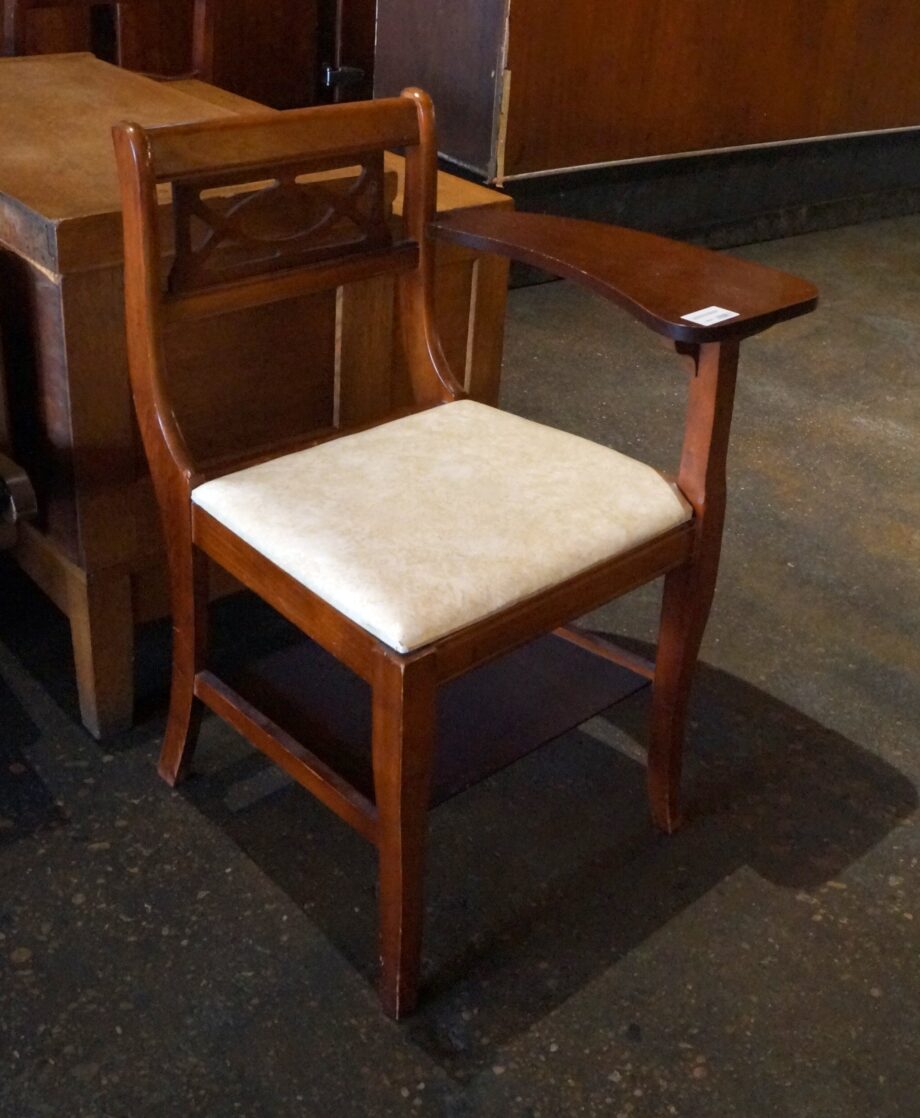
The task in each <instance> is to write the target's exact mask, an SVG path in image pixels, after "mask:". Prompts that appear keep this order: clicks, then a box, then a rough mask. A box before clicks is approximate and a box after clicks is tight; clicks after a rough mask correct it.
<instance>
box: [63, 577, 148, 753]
mask: <svg viewBox="0 0 920 1118" xmlns="http://www.w3.org/2000/svg"><path fill="white" fill-rule="evenodd" d="M67 597H68V610H67V613H68V615H69V617H70V632H71V638H72V640H73V655H74V665H75V668H76V675H77V689H78V691H79V695H80V717H81V718H82V720H83V725H84V726H85V727H86V728H87V730H89V732H90V733H91V734H92V735H93V737H95V738H105V737H110V736H111V735H112V734H117V733H120V732H121V731H123V730H127V729H129V727H130V726H131V723H132V720H133V716H134V616H133V610H132V606H131V576H130V574H128V573H127V572H126V571H125V570H124V569H115V570H110V571H106V570H102V571H94V572H92V574H91V575H90V576H89V577H86V576H84V575H83V573H82V572H80V574H79V575H77V576H75V577H73V578H71V579H70V580H69V584H68V588H67Z"/></svg>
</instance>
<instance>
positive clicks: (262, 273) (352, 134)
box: [114, 90, 462, 488]
mask: <svg viewBox="0 0 920 1118" xmlns="http://www.w3.org/2000/svg"><path fill="white" fill-rule="evenodd" d="M114 136H115V148H116V154H117V158H118V166H119V175H120V180H121V189H122V203H123V212H124V230H125V292H126V306H127V328H128V351H129V360H130V369H131V379H132V388H133V392H134V398H135V402H136V405H137V409H138V416H139V419H140V425H141V432H142V435H143V437H144V442H145V449H146V451H147V456H148V460H149V461H150V462H151V465H152V467H153V473H154V481H155V483H157V485H158V488H159V484H160V482H162V481H164V480H166V479H168V478H169V477H172V478H173V480H176V479H184V481H183V484H185V485H187V484H192V483H193V482H194V480H195V479H196V478H198V477H200V476H201V474H200V463H197V462H196V461H194V459H193V456H192V455H191V454H190V452H189V449H188V445H187V443H186V441H185V440H184V439H183V435H182V430H181V422H180V421H179V420H177V418H176V414H175V408H174V406H173V400H172V399H171V395H170V391H169V378H168V375H167V372H168V371H167V367H166V366H167V361H166V357H165V356H164V355H165V354H166V352H167V349H168V347H167V345H166V342H167V341H168V340H169V339H168V335H169V332H170V331H173V330H176V331H177V330H179V329H181V328H183V327H187V324H189V323H193V322H195V321H196V320H201V319H210V318H213V317H214V316H218V315H224V314H227V313H232V312H238V311H242V310H246V309H247V308H252V307H259V306H265V305H266V304H270V303H276V302H279V301H283V300H296V299H298V298H300V297H301V296H305V295H308V294H313V293H317V292H321V291H335V290H336V289H340V288H342V287H344V286H346V285H348V284H350V283H353V282H358V281H363V280H367V279H370V278H371V277H374V276H379V275H392V276H394V277H395V278H396V280H397V283H398V287H399V294H400V299H401V304H402V314H401V322H402V327H403V344H404V347H405V351H406V359H407V364H408V367H409V372H410V376H411V379H412V386H413V391H414V395H415V398H416V400H417V401H418V402H419V403H421V404H425V403H435V402H437V401H439V400H443V399H449V398H453V397H454V396H456V395H462V390H461V389H460V388H459V385H458V384H457V382H456V380H455V379H454V378H453V377H452V375H451V373H450V371H449V369H448V367H447V363H446V361H445V360H444V357H443V354H442V352H441V348H440V343H439V341H438V338H437V332H436V330H435V327H434V296H433V271H432V267H433V261H432V255H433V250H432V248H431V247H430V244H429V238H428V235H427V227H428V224H429V222H430V221H431V219H432V218H433V216H434V205H435V192H436V179H437V147H436V142H435V133H434V120H433V110H432V107H431V102H430V100H429V98H428V97H427V95H426V94H424V93H422V92H421V91H419V90H406V91H405V92H404V94H403V95H402V96H401V97H395V98H389V99H385V100H378V101H366V102H355V103H351V104H345V105H328V106H320V107H317V108H310V109H297V110H292V111H289V112H281V113H277V112H273V113H264V114H262V113H260V114H257V115H253V116H247V117H241V118H223V119H220V120H216V121H208V122H203V123H198V124H186V125H179V126H176V127H168V128H156V129H150V130H145V129H143V128H141V127H140V126H139V125H136V124H127V123H126V124H121V125H118V126H116V128H115V130H114ZM392 148H402V149H404V151H405V156H406V181H405V204H404V209H403V224H402V229H401V231H399V232H397V233H396V234H395V235H394V232H393V229H392V226H391V224H390V223H389V222H388V220H387V212H386V207H385V203H384V188H383V186H384V170H383V166H384V164H383V154H384V151H385V150H386V149H392ZM349 169H351V170H349ZM164 193H165V194H166V195H168V198H164ZM166 200H168V201H171V203H172V206H171V208H170V209H167V208H166V207H165V206H162V205H161V203H162V202H164V201H166ZM164 219H165V220H164ZM161 226H162V229H161ZM170 254H171V263H170V264H169V266H168V268H167V269H166V270H164V266H163V261H164V258H167V257H170ZM164 277H165V278H164ZM158 473H159V474H160V481H159V482H158V476H157V475H158Z"/></svg>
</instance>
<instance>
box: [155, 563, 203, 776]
mask: <svg viewBox="0 0 920 1118" xmlns="http://www.w3.org/2000/svg"><path fill="white" fill-rule="evenodd" d="M208 567H209V564H208V558H207V556H206V555H205V554H204V553H203V552H201V551H199V550H198V548H196V547H194V546H191V547H189V548H188V549H187V550H184V554H183V555H182V556H179V557H176V556H171V557H170V593H171V600H172V616H173V651H172V688H171V692H170V699H169V721H168V722H167V725H166V737H165V739H164V741H163V748H162V750H161V752H160V763H159V766H158V771H159V773H160V776H161V777H162V778H163V779H164V780H165V781H166V783H167V784H169V785H171V786H172V787H175V786H176V785H177V784H179V783H180V782H181V781H182V780H183V779H184V777H185V776H186V775H187V774H188V770H189V766H190V764H191V760H192V754H193V753H194V751H195V745H196V743H197V741H198V731H199V729H200V727H201V715H202V705H201V701H200V700H199V699H196V698H195V674H196V672H198V671H199V670H200V669H201V667H202V661H203V659H204V654H205V650H206V648H207V641H208V590H209V580H208Z"/></svg>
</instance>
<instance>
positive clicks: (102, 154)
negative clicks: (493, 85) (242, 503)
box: [0, 55, 510, 736]
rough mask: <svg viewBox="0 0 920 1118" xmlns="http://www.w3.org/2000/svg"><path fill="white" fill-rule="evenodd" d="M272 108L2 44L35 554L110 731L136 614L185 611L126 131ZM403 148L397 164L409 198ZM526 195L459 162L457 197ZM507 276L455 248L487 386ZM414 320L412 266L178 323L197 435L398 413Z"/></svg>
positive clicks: (453, 204)
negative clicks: (128, 310) (167, 505)
mask: <svg viewBox="0 0 920 1118" xmlns="http://www.w3.org/2000/svg"><path fill="white" fill-rule="evenodd" d="M258 108H259V106H256V105H254V104H253V103H252V102H250V101H245V100H243V99H241V98H238V97H235V96H233V95H231V94H228V93H225V92H223V91H221V90H218V89H215V88H213V87H210V86H204V85H202V84H201V83H199V82H188V83H186V82H174V83H165V84H163V83H157V82H154V81H151V80H150V79H148V78H144V77H142V76H140V75H137V74H131V73H127V72H126V71H123V70H119V69H117V68H115V67H113V66H110V65H108V64H106V63H104V62H100V61H98V60H96V59H94V58H93V57H92V56H90V55H53V56H41V57H30V58H13V59H4V60H0V150H2V151H3V157H2V159H0V245H2V246H3V249H4V250H5V251H3V253H2V257H0V281H2V285H3V291H4V299H3V300H2V304H3V319H2V329H3V336H4V343H5V350H6V355H7V366H8V374H9V380H10V394H11V412H12V424H13V446H14V449H15V452H16V455H17V458H18V460H19V461H20V462H21V463H22V464H23V466H24V467H25V468H26V469H27V470H28V472H29V474H30V475H31V477H32V478H33V480H34V482H35V487H36V490H37V491H38V495H39V503H40V517H39V519H38V521H37V522H36V524H35V525H26V526H25V527H24V530H23V532H22V534H21V538H20V541H19V543H18V545H17V549H16V555H17V557H18V560H19V562H20V564H21V566H22V567H23V568H24V569H25V570H26V571H27V572H28V574H29V575H30V576H31V577H32V578H33V579H34V580H35V582H37V583H38V585H39V586H40V587H42V589H43V590H44V591H45V592H46V593H47V594H48V595H49V596H50V597H51V598H52V600H53V601H54V602H55V603H56V604H57V605H58V606H59V607H60V608H61V609H62V610H63V611H64V612H65V613H66V614H67V616H68V618H69V620H70V625H71V632H72V638H73V648H74V660H75V667H76V673H77V681H78V685H79V691H80V709H81V713H82V717H83V721H84V724H85V725H86V727H87V729H89V730H90V731H91V732H92V733H93V734H95V735H96V736H104V735H107V734H110V733H113V732H115V731H117V730H120V729H124V728H125V727H127V726H128V725H130V723H131V719H132V710H133V682H134V681H133V648H134V626H135V624H136V623H138V622H140V621H144V620H149V619H151V618H154V617H157V616H162V615H163V614H164V613H166V612H167V600H166V596H165V577H164V569H163V566H164V565H163V558H162V541H161V538H160V529H159V521H158V517H157V513H156V508H155V503H154V500H153V495H152V489H151V486H150V482H149V478H148V477H147V471H146V465H145V463H144V460H143V455H142V453H141V450H140V443H139V438H138V435H137V432H136V429H135V424H134V417H133V410H132V404H131V398H130V392H129V387H128V378H127V369H126V363H127V358H126V353H125V339H124V313H123V306H122V298H123V293H122V247H121V228H120V221H121V218H120V213H119V207H118V191H117V183H116V176H115V165H114V157H113V154H112V149H111V140H110V128H111V125H112V123H113V122H115V121H117V120H122V119H132V120H136V121H138V122H140V123H141V124H146V125H154V124H173V123H179V122H182V121H191V120H203V119H209V118H213V117H220V116H225V115H228V114H233V113H240V112H246V111H252V110H253V109H258ZM401 163H402V161H401V160H399V159H398V158H397V157H395V156H394V157H392V158H391V159H390V163H389V168H390V170H391V172H392V178H393V185H394V190H395V192H396V198H395V202H394V210H395V211H396V212H397V213H398V211H399V207H400V197H399V179H400V176H401V171H402V165H401ZM509 204H510V203H509V202H508V201H507V199H506V198H505V197H504V196H502V195H500V194H496V193H495V192H493V191H487V190H484V189H483V188H481V187H478V186H475V185H473V184H469V183H466V182H463V181H461V180H459V179H455V178H452V177H450V176H446V175H445V176H442V177H441V182H440V190H439V205H440V208H441V209H442V211H443V210H451V209H458V208H466V207H470V206H479V205H509ZM506 281H507V271H506V267H505V265H504V264H503V263H502V262H501V261H499V260H497V259H496V258H485V257H483V258H476V257H475V256H474V255H473V254H471V253H469V252H467V251H465V250H462V251H461V250H458V249H455V248H451V247H450V246H443V247H442V248H439V263H438V313H439V317H440V319H441V329H442V333H443V335H444V337H445V340H446V348H447V350H448V355H449V357H450V358H451V359H452V362H453V364H454V366H455V368H457V369H459V370H461V372H462V374H463V375H464V376H465V379H466V383H467V385H468V386H469V389H470V391H471V393H472V395H473V396H475V397H476V398H477V399H480V400H484V401H487V402H493V401H495V399H496V397H497V394H498V379H499V372H500V365H501V332H502V328H503V325H504V310H505V290H506ZM394 319H395V309H394V291H393V285H392V281H391V280H379V279H378V280H373V281H369V282H367V283H364V284H356V285H353V286H352V287H350V288H348V289H346V290H344V291H342V292H339V293H336V292H331V293H322V294H320V295H313V296H309V297H307V298H303V299H298V300H296V301H291V302H288V303H284V304H276V305H274V306H271V307H266V308H258V309H257V310H256V311H248V312H246V313H245V314H243V315H239V316H236V317H234V319H233V320H232V321H229V320H228V319H226V318H225V319H221V320H214V322H213V324H212V325H210V326H208V325H207V324H205V325H204V328H201V327H199V328H198V329H197V330H196V331H195V332H194V333H193V334H190V335H189V336H187V337H184V338H180V339H178V341H177V344H176V350H175V352H174V353H171V355H170V358H171V367H172V373H173V375H174V376H175V377H176V378H177V383H179V385H180V387H179V397H180V399H181V400H182V408H183V411H184V412H185V415H186V431H187V435H188V437H189V439H190V441H191V442H192V443H194V444H195V445H196V446H198V447H201V448H204V449H205V450H206V451H207V452H213V453H216V454H219V453H220V452H221V449H222V448H223V447H229V446H231V445H233V444H236V445H239V444H240V443H243V445H252V446H256V445H258V444H259V442H260V441H262V440H264V439H265V437H266V436H267V435H268V434H269V433H271V434H272V435H274V434H277V433H278V432H279V431H281V432H284V433H288V432H289V433H290V434H291V435H292V436H294V435H297V434H300V433H303V432H305V431H308V430H311V429H313V428H314V427H317V426H324V425H327V424H328V423H329V421H330V419H338V421H340V422H343V423H344V422H352V421H355V422H356V421H360V420H364V419H369V418H373V417H374V416H375V415H378V414H382V413H383V412H385V411H386V410H387V408H388V407H390V405H391V402H392V401H393V400H394V399H398V398H400V397H401V395H402V394H404V393H405V391H406V387H405V371H404V369H403V367H402V363H401V360H400V355H399V347H398V345H397V342H396V338H397V333H396V329H395V323H394ZM305 355H306V356H307V357H308V359H309V360H308V363H307V362H305ZM196 369H197V374H196V375H195V376H194V377H193V376H192V371H193V370H196ZM204 389H206V390H207V391H204ZM215 401H218V402H219V403H220V407H219V409H217V410H215V406H214V403H215Z"/></svg>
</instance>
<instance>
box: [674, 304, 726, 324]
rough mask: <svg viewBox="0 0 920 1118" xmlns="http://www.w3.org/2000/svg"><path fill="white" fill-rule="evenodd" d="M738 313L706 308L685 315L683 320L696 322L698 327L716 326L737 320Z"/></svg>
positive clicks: (722, 308)
mask: <svg viewBox="0 0 920 1118" xmlns="http://www.w3.org/2000/svg"><path fill="white" fill-rule="evenodd" d="M737 317H738V312H737V311H727V310H726V309H725V308H724V307H704V308H703V310H701V311H694V312H693V314H683V315H681V318H684V319H686V320H687V322H695V323H696V325H697V326H715V324H716V323H717V322H727V321H728V320H729V319H730V318H737Z"/></svg>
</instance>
